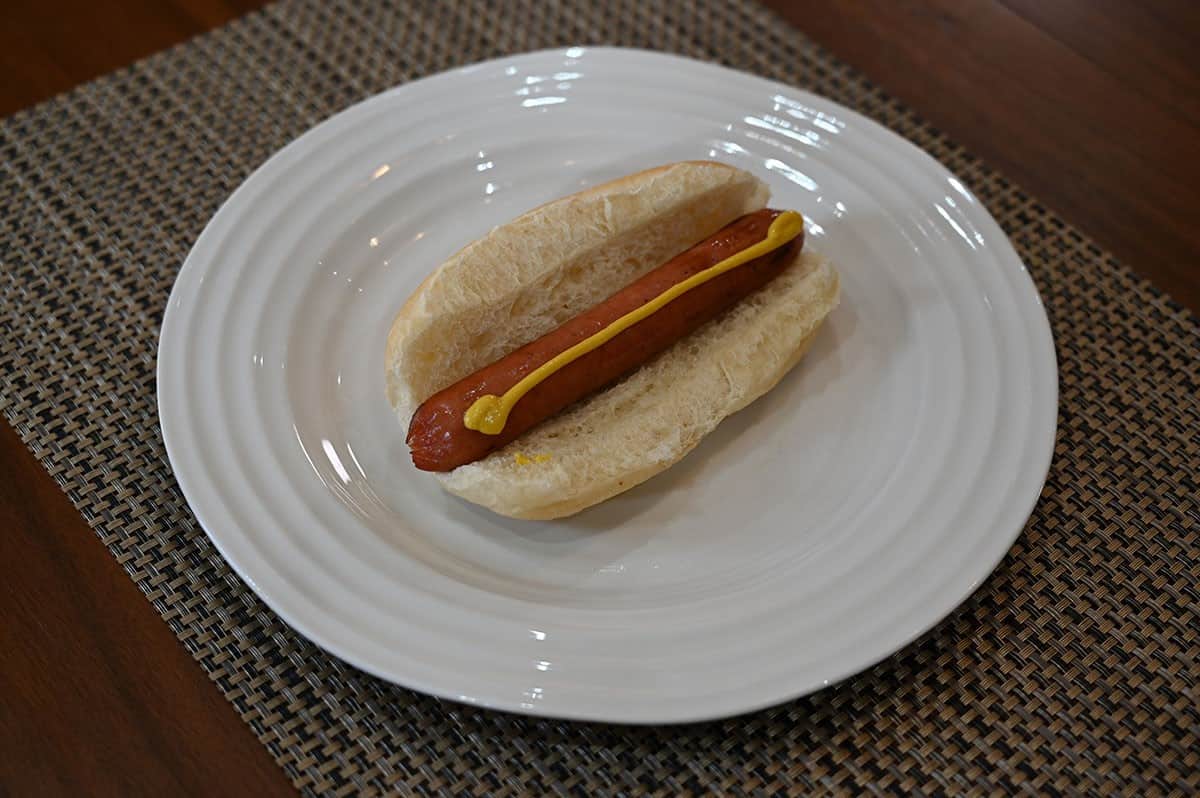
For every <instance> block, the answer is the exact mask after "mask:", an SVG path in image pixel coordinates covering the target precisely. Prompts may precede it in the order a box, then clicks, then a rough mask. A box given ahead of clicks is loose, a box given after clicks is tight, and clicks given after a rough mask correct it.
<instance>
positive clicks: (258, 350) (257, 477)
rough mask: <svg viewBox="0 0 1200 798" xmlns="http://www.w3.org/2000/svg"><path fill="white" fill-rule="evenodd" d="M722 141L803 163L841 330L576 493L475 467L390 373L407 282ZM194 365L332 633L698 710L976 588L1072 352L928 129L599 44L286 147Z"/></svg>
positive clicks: (193, 415)
mask: <svg viewBox="0 0 1200 798" xmlns="http://www.w3.org/2000/svg"><path fill="white" fill-rule="evenodd" d="M686 158H715V159H718V160H722V161H726V162H729V163H732V164H735V165H737V166H740V167H744V168H746V169H749V170H751V171H753V172H755V173H756V174H758V175H760V176H762V177H763V178H765V179H766V180H768V181H769V182H770V185H771V187H772V190H773V191H774V197H773V201H772V204H773V205H774V206H776V207H789V208H796V209H799V210H800V211H802V212H803V213H804V215H805V216H806V217H807V219H808V220H809V223H808V224H809V226H808V235H809V238H808V241H809V242H810V245H811V246H812V247H814V248H816V249H818V250H819V251H821V252H823V253H825V254H826V255H828V256H829V257H830V258H831V259H832V260H833V261H834V262H835V264H836V265H837V267H838V269H839V270H840V272H841V275H842V290H843V299H842V305H841V307H840V308H839V309H838V310H837V311H836V312H835V313H834V314H833V315H832V316H831V318H830V319H829V321H828V322H827V323H826V326H825V327H824V328H823V329H822V331H821V333H820V335H819V337H818V340H817V342H816V344H815V345H814V347H813V349H812V350H811V351H810V353H809V354H808V356H807V357H806V359H805V360H804V361H803V363H802V364H801V365H800V366H799V367H798V368H797V369H796V370H795V371H794V372H793V373H792V374H791V375H790V376H789V377H788V378H787V379H785V380H784V381H783V382H782V383H781V384H780V385H779V387H778V388H776V389H775V390H774V391H772V392H771V393H770V394H768V395H767V396H766V397H765V398H763V399H761V400H759V401H758V402H757V403H755V404H754V405H752V406H751V407H750V408H748V409H747V410H745V411H743V412H742V413H739V414H738V415H736V416H734V417H733V418H730V419H728V420H727V421H725V423H724V424H722V426H721V427H720V428H719V429H718V430H717V432H716V433H714V434H713V435H712V436H710V437H709V438H708V439H706V440H705V441H704V443H703V444H702V445H701V446H700V447H699V448H698V449H696V451H695V452H693V453H692V454H691V455H689V456H688V457H687V458H686V459H685V460H684V461H683V462H682V463H680V464H679V465H677V466H676V467H674V468H673V469H671V470H669V471H668V472H666V473H665V474H663V475H661V476H659V477H656V478H655V479H653V480H651V481H650V482H648V483H646V484H645V485H642V486H641V487H639V488H637V489H635V490H632V491H630V492H629V493H627V494H625V495H622V496H620V497H617V498H615V499H613V500H611V501H609V502H606V503H604V504H602V505H600V506H598V507H596V508H593V509H591V510H589V511H586V512H584V513H582V514H581V515H578V516H576V517H574V518H571V519H567V520H565V521H562V522H557V523H527V522H517V521H510V520H507V519H504V518H500V517H498V516H495V515H492V514H490V513H489V512H487V511H485V510H482V509H479V508H477V507H474V506H472V505H468V504H466V503H464V502H462V501H460V500H457V499H455V498H452V497H450V496H447V495H445V494H443V493H442V492H441V491H440V490H439V489H438V487H437V486H436V484H435V483H434V481H433V480H432V479H430V478H428V477H427V476H425V475H423V474H421V473H419V472H417V471H416V470H414V469H413V467H412V466H411V465H410V462H409V458H408V452H407V449H406V447H405V444H404V434H403V432H404V431H403V430H402V429H401V428H400V426H399V425H398V424H397V423H396V421H395V420H394V418H393V417H392V414H391V412H390V410H389V408H388V406H387V403H386V400H385V398H384V390H383V351H384V341H385V337H386V334H387V331H388V328H389V325H390V323H391V320H392V317H393V315H394V314H395V312H396V310H397V309H398V308H399V307H400V304H401V303H402V302H403V301H404V299H405V298H406V297H407V296H408V295H409V293H410V292H411V291H412V290H413V289H414V288H415V287H416V285H417V283H418V282H420V281H421V279H422V278H423V277H424V276H425V275H426V274H427V273H428V272H429V271H430V270H431V269H432V268H434V266H436V265H437V264H438V263H439V262H440V261H442V260H443V259H444V258H445V257H446V256H448V255H449V254H450V253H452V252H453V251H455V250H457V249H458V248H459V247H461V246H462V245H463V244H465V243H467V242H468V241H470V240H472V239H474V238H476V237H478V236H480V235H481V234H483V233H484V232H486V231H487V230H488V229H489V228H491V227H492V226H493V225H496V224H499V223H501V222H504V221H506V220H508V219H510V218H512V217H514V216H516V215H517V214H519V213H520V212H522V211H524V210H526V209H528V208H531V207H533V206H535V205H537V204H539V203H541V202H545V201H546V200H549V199H552V198H555V197H559V196H561V195H564V194H567V193H570V192H572V191H575V190H577V189H579V188H581V187H583V186H587V185H591V184H594V183H597V182H601V181H604V180H608V179H610V178H613V177H617V176H619V175H623V174H626V173H628V172H632V171H635V170H638V169H642V168H644V167H649V166H653V165H656V164H661V163H666V162H669V161H675V160H680V159H686ZM158 389H159V410H160V415H161V418H162V427H163V435H164V438H165V440H166V445H167V451H168V452H169V454H170V458H171V463H172V465H173V466H174V469H175V473H176V475H177V477H178V479H179V483H180V485H181V486H182V488H183V491H184V493H185V494H186V496H187V499H188V501H189V502H190V503H191V506H192V508H193V510H194V511H195V513H196V515H197V517H198V518H199V520H200V522H201V524H202V525H203V526H204V528H205V530H206V531H207V532H208V534H209V536H210V537H211V538H212V540H213V542H214V543H215V544H216V545H217V547H218V548H219V549H220V551H221V552H222V554H224V556H225V557H226V558H227V559H228V560H229V562H230V563H231V564H232V565H233V567H234V568H235V569H236V570H237V571H238V573H239V574H241V575H242V577H243V578H244V579H245V580H246V581H247V582H248V583H249V584H250V586H251V587H252V588H253V589H254V590H255V591H256V592H257V593H258V594H259V595H260V596H262V598H263V600H264V601H266V602H267V603H268V604H269V605H270V606H271V607H273V608H274V609H275V610H276V611H277V612H278V613H279V614H280V615H281V616H283V617H284V618H285V619H286V620H287V621H288V622H289V623H291V624H292V625H293V626H294V627H296V628H297V629H298V630H299V631H300V632H302V633H303V634H305V635H306V636H308V637H309V638H311V639H312V640H314V641H316V642H317V643H319V644H320V645H322V646H324V647H325V648H327V649H328V650H329V651H331V652H333V653H334V654H337V655H338V656H340V657H342V658H343V659H345V660H346V661H348V662H350V663H352V664H354V665H357V666H358V667H360V668H362V669H364V670H366V671H369V672H371V673H374V674H377V675H379V676H381V677H383V678H385V679H390V680H392V681H395V682H398V683H400V684H403V685H407V686H409V687H412V688H415V689H417V690H422V691H425V692H429V693H433V694H436V695H439V696H445V697H448V698H452V699H456V700H459V701H466V702H471V703H477V704H481V705H484V706H489V707H498V708H503V709H509V710H514V711H517V712H528V713H532V714H539V715H551V716H559V717H569V718H589V719H597V720H611V721H631V722H666V721H684V720H696V719H702V718H712V717H718V716H723V715H730V714H734V713H738V712H742V711H745V710H750V709H754V708H757V707H762V706H765V705H769V704H773V703H777V702H780V701H783V700H785V699H788V698H791V697H793V696H799V695H802V694H804V693H808V692H811V691H814V690H817V689H820V688H821V687H822V686H823V685H828V684H830V683H831V682H834V681H837V680H839V679H842V678H845V677H846V676H849V675H851V674H853V673H855V672H857V671H860V670H862V669H863V668H866V667H868V666H869V665H871V664H872V663H874V662H876V661H878V660H880V659H881V658H883V657H885V656H887V655H888V654H890V653H892V652H894V651H896V650H897V649H898V648H900V647H901V646H903V645H904V644H905V643H907V642H909V641H911V640H912V639H914V638H915V637H917V636H918V635H920V634H921V633H922V632H924V631H925V630H927V629H929V628H930V627H931V626H932V625H933V624H935V623H936V622H937V621H938V620H940V619H941V618H943V617H944V616H945V615H946V614H947V613H948V612H950V610H951V609H953V608H954V607H955V606H956V605H957V604H959V603H960V602H961V601H962V600H963V599H964V598H966V597H967V596H968V595H969V594H970V593H971V592H972V591H973V590H974V589H975V588H976V587H977V586H978V585H979V584H980V583H981V582H982V581H983V579H984V578H985V577H986V576H987V575H988V574H989V573H990V572H991V570H992V569H993V568H994V567H995V565H996V563H997V562H998V561H999V560H1000V558H1001V557H1002V556H1003V555H1004V553H1005V552H1006V551H1007V550H1008V548H1009V546H1010V545H1011V544H1012V542H1013V540H1014V539H1015V538H1016V536H1017V535H1018V534H1019V532H1020V530H1021V527H1022V525H1023V524H1024V522H1025V520H1026V518H1027V517H1028V515H1029V513H1030V511H1031V509H1032V507H1033V504H1034V502H1035V500H1036V499H1037V496H1038V493H1039V491H1040V489H1041V486H1042V483H1043V480H1044V478H1045V475H1046V471H1047V468H1048V466H1049V461H1050V455H1051V450H1052V446H1053V441H1054V431H1055V407H1056V401H1057V373H1056V367H1055V359H1054V349H1053V345H1052V342H1051V338H1050V332H1049V327H1048V324H1047V321H1046V317H1045V314H1044V312H1043V310H1042V306H1041V303H1040V301H1039V298H1038V295H1037V293H1036V291H1035V289H1034V287H1033V284H1032V282H1031V281H1030V279H1029V277H1028V275H1027V274H1026V272H1025V269H1024V267H1023V266H1022V264H1021V262H1020V260H1018V258H1017V256H1016V254H1015V253H1014V252H1013V249H1012V247H1011V246H1010V245H1009V242H1008V241H1007V240H1006V238H1005V236H1004V235H1003V233H1002V232H1001V231H1000V229H999V228H998V227H997V225H996V224H995V222H994V221H993V220H992V219H991V217H990V216H989V215H988V214H987V212H986V211H985V210H984V209H983V208H982V207H981V206H980V205H979V203H978V201H977V200H976V199H974V198H973V197H972V196H971V194H970V193H969V192H968V191H967V190H966V189H965V188H964V187H963V186H962V185H961V184H960V183H959V182H958V181H957V180H955V179H954V177H953V176H951V175H950V174H949V173H948V172H947V171H946V170H945V169H944V168H943V167H941V166H940V165H939V164H937V163H936V162H935V161H933V160H932V159H931V158H929V157H928V156H927V155H925V154H924V153H922V152H920V151H919V150H918V149H916V148H915V147H913V146H912V145H910V144H908V143H907V142H905V141H903V140H902V139H901V138H899V137H898V136H896V135H894V134H892V133H890V132H888V131H887V130H885V129H884V128H882V127H880V126H879V125H877V124H875V123H874V122H871V121H869V120H868V119H866V118H864V117H862V116H859V115H858V114H856V113H854V112H852V111H849V110H847V109H846V108H843V107H841V106H838V105H836V104H834V103H832V102H829V101H828V100H825V99H822V98H820V97H816V96H814V95H811V94H808V93H806V92H803V91H799V90H797V89H793V88H789V87H787V86H784V85H781V84H777V83H772V82H769V81H766V80H763V79H760V78H757V77H753V76H750V75H746V74H742V73H738V72H732V71H729V70H727V69H724V68H721V67H717V66H713V65H710V64H703V63H699V62H694V61H689V60H685V59H681V58H677V57H672V56H667V55H661V54H654V53H648V52H641V51H632V50H621V49H608V48H588V49H582V48H572V49H569V50H565V51H564V50H559V51H552V52H549V51H548V52H539V53H532V54H527V55H521V56H516V57H511V58H505V59H501V60H497V61H491V62H487V63H483V64H479V65H475V66H472V67H468V68H465V69H461V70H458V71H454V72H449V73H445V74H442V75H438V76H436V77H432V78H429V79H426V80H420V81H417V82H414V83H410V84H407V85H404V86H401V87H399V88H397V89H394V90H392V91H389V92H386V93H384V94H381V95H379V96H377V97H374V98H372V99H370V100H367V101H366V102H364V103H361V104H360V105H357V106H355V107H353V108H351V109H349V110H347V111H345V112H343V113H341V114H338V115H337V116H335V117H334V118H332V119H330V120H328V121H326V122H324V123H322V124H321V125H318V126H317V127H316V128H314V129H313V130H311V131H310V132H308V133H306V134H305V135H304V136H302V137H301V138H300V139H298V140H297V141H296V142H294V143H293V144H291V145H290V146H288V147H287V148H286V149H284V150H283V151H282V152H280V153H279V154H278V155H276V156H275V157H273V158H272V159H271V160H270V161H268V162H267V163H266V164H265V165H264V166H263V167H262V168H261V169H259V170H258V171H257V172H255V173H254V175H253V176H251V177H250V179H249V180H247V181H246V183H245V184H244V185H243V186H242V187H241V188H240V189H238V191H237V192H236V193H235V194H234V195H233V196H232V197H231V198H230V199H229V201H228V202H227V203H226V204H225V206H224V207H223V208H221V210H220V212H219V213H218V214H217V215H216V217H215V218H214V219H213V220H212V222H211V223H210V224H209V226H208V228H207V229H206V230H205V231H204V234H203V235H202V236H201V237H200V240H199V241H198V242H197V243H196V246H195V248H194V249H193V250H192V253H191V255H190V256H189V257H188V260H187V263H186V264H185V265H184V267H183V270H182V271H181V272H180V275H179V279H178V282H177V283H176V285H175V288H174V291H173V292H172V294H171V299H170V304H169V307H168V310H167V314H166V318H165V320H164V322H163V329H162V339H161V343H160V348H159V361H158Z"/></svg>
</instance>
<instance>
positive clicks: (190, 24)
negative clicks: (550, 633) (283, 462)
mask: <svg viewBox="0 0 1200 798" xmlns="http://www.w3.org/2000/svg"><path fill="white" fill-rule="evenodd" d="M768 4H769V5H771V6H772V7H774V8H776V9H777V10H778V11H780V12H781V13H782V14H783V15H784V16H785V17H786V18H787V19H788V20H789V21H791V22H792V23H793V24H795V25H797V26H798V27H800V28H801V29H803V30H804V31H805V32H807V33H808V34H809V35H810V36H812V37H813V38H814V39H816V40H817V41H818V42H820V43H822V44H824V45H825V46H826V47H828V48H829V49H831V50H832V51H833V52H834V53H835V54H837V55H838V56H840V57H841V58H843V59H844V60H846V61H848V62H849V63H851V64H854V65H855V66H857V67H859V68H860V69H861V70H863V71H864V72H865V73H866V74H867V75H868V76H869V77H871V78H872V79H873V80H875V81H876V82H877V83H879V84H880V85H882V86H883V87H884V88H886V89H887V90H888V91H890V92H892V93H893V94H894V95H896V96H898V97H899V98H901V99H902V100H904V101H906V102H907V103H908V104H909V105H911V106H912V107H914V108H915V109H917V110H918V111H919V112H920V113H921V114H923V115H924V116H925V118H926V119H928V120H929V121H930V122H932V123H933V124H934V125H936V126H938V127H939V128H941V129H943V130H944V131H946V132H947V133H949V134H950V136H951V137H952V138H954V139H956V140H957V141H958V142H960V143H961V144H963V145H965V146H966V147H968V148H969V149H970V150H972V151H973V152H974V153H976V154H977V155H980V156H982V157H983V158H984V159H985V160H987V161H989V162H990V163H991V164H992V165H993V166H996V167H998V168H999V169H1000V170H1001V171H1002V172H1004V173H1005V174H1006V175H1007V176H1009V177H1011V178H1013V179H1014V180H1016V181H1017V182H1018V183H1019V184H1021V185H1022V186H1023V187H1024V188H1026V189H1027V190H1028V191H1030V192H1031V193H1032V194H1033V195H1034V196H1036V197H1038V198H1039V199H1041V200H1042V201H1043V202H1044V203H1045V204H1047V205H1048V206H1049V207H1051V208H1052V209H1054V210H1056V211H1058V212H1059V213H1060V214H1062V215H1063V216H1064V217H1065V218H1066V219H1067V220H1068V221H1071V222H1073V223H1074V224H1076V225H1077V226H1079V227H1080V228H1081V229H1082V230H1083V231H1084V232H1086V233H1088V234H1090V235H1091V236H1092V237H1094V238H1095V239H1096V240H1097V241H1098V242H1099V243H1100V244H1101V245H1103V246H1105V247H1107V248H1109V249H1110V250H1112V251H1113V252H1114V253H1115V254H1116V255H1117V256H1119V257H1120V258H1122V259H1124V260H1125V261H1126V262H1128V263H1129V264H1130V265H1132V266H1133V267H1134V268H1135V269H1137V270H1139V271H1141V272H1142V273H1143V274H1145V275H1146V276H1148V277H1149V278H1150V279H1151V280H1153V281H1154V282H1155V283H1157V284H1158V285H1159V286H1160V287H1161V288H1163V289H1165V290H1167V291H1168V292H1169V293H1171V294H1172V295H1173V296H1174V297H1175V299H1177V300H1178V301H1180V302H1181V303H1183V304H1184V305H1185V306H1187V307H1189V308H1190V309H1191V310H1192V311H1193V312H1197V313H1200V222H1198V220H1200V54H1198V51H1200V48H1198V47H1197V45H1198V44H1200V3H1195V2H1194V0H1139V2H1136V3H1134V2H1130V0H1054V2H1043V0H844V1H843V2H818V1H817V0H769V3H768ZM0 5H2V6H3V7H2V8H0V115H7V114H9V113H12V112H13V111H16V110H18V109H20V108H23V107H25V106H27V105H30V104H33V103H35V102H37V101H39V100H41V99H44V98H46V97H48V96H50V95H52V94H54V93H56V92H59V91H64V90H66V89H69V88H70V87H72V86H73V85H75V84H77V83H79V82H81V81H84V80H87V79H89V78H92V77H96V76H98V75H101V74H103V73H105V72H108V71H110V70H112V69H115V68H117V67H119V66H122V65H124V64H126V63H128V62H130V61H133V60H135V59H137V58H139V57H141V56H144V55H147V54H149V53H152V52H154V51H156V50H159V49H162V48H164V47H166V46H169V45H171V44H174V43H176V42H179V41H182V40H184V39H186V38H188V37H189V36H192V35H194V34H197V33H200V32H202V31H204V30H207V29H209V28H212V27H215V26H217V25H220V24H221V23H223V22H225V21H227V20H229V19H231V18H232V17H234V16H236V15H238V14H241V13H245V12H247V11H249V10H251V9H253V8H255V7H258V6H259V5H261V3H260V2H258V0H104V1H103V2H88V1H86V0H36V1H35V0H7V2H6V3H3V4H0ZM0 530H3V533H2V534H0V618H3V621H2V622H0V652H3V655H2V656H0V794H4V793H12V794H14V795H15V794H21V795H24V794H34V793H37V794H45V793H52V794H83V793H86V794H92V795H95V794H120V795H131V794H177V793H181V792H182V793H187V794H214V795H230V794H239V795H240V794H254V795H273V794H281V795H282V794H290V793H291V792H292V788H291V785H290V784H289V783H288V780H287V778H286V777H285V775H284V774H283V772H282V771H281V770H280V769H279V768H278V767H276V766H275V764H274V763H273V762H272V761H271V758H270V757H269V755H268V754H267V752H266V750H265V749H264V748H263V747H262V746H260V745H259V744H258V743H257V742H256V741H255V740H254V738H253V735H252V734H251V732H250V729H249V728H248V727H247V726H246V725H245V724H244V723H242V721H241V720H240V719H239V718H238V717H237V714H236V712H235V711H234V709H233V708H232V706H231V705H229V704H228V703H226V702H225V700H224V699H223V698H222V697H221V695H220V694H219V693H218V691H217V689H216V687H214V686H213V685H211V684H210V683H209V682H208V680H207V678H206V677H205V675H204V673H203V671H201V669H200V667H199V666H198V665H197V664H196V663H195V662H193V661H192V660H191V658H190V657H189V656H188V655H187V653H186V652H185V651H184V650H183V648H182V646H181V645H180V644H179V643H178V641H177V640H176V639H175V637H174V636H173V635H172V634H171V631H170V630H169V629H168V628H167V626H166V625H165V624H164V623H163V622H162V621H161V620H160V619H159V618H158V616H157V614H156V613H155V612H154V610H153V609H152V608H151V606H150V604H149V603H148V602H147V601H146V600H145V598H144V597H143V596H142V595H141V594H140V593H139V592H138V590H137V588H136V587H135V586H134V584H133V583H132V582H131V581H130V580H129V579H128V578H127V577H126V576H125V574H124V572H122V571H121V569H120V567H119V566H118V565H117V563H116V561H115V560H114V559H113V558H112V557H111V556H110V555H109V554H108V552H107V551H106V550H105V548H104V546H103V545H102V544H101V543H100V541H99V540H98V539H97V538H96V536H95V534H94V533H93V532H92V531H91V530H90V529H89V528H88V526H87V524H86V523H84V521H83V519H82V518H81V517H80V516H79V515H78V514H77V513H76V512H75V510H74V508H73V507H71V505H70V503H69V502H68V501H67V499H66V497H65V496H64V495H63V494H62V492H61V491H60V490H59V489H58V488H57V486H56V485H55V484H54V483H53V481H52V480H51V479H50V478H49V476H47V474H46V473H45V472H44V471H43V470H42V468H41V466H40V465H39V464H38V462H37V461H36V460H35V459H34V457H33V456H32V455H31V454H30V453H29V452H28V451H27V450H26V449H25V447H24V445H23V444H22V443H21V441H20V439H19V438H18V437H17V436H16V434H15V433H14V432H13V431H12V430H11V429H10V428H9V427H8V426H7V425H6V424H4V423H2V422H0Z"/></svg>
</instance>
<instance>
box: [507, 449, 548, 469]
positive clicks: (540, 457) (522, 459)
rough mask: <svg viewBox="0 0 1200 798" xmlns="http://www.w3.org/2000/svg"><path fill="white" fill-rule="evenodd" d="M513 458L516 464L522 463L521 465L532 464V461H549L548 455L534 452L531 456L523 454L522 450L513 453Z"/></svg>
mask: <svg viewBox="0 0 1200 798" xmlns="http://www.w3.org/2000/svg"><path fill="white" fill-rule="evenodd" d="M513 460H514V461H515V462H516V464H517V465H523V466H524V465H533V464H534V463H548V462H550V455H548V454H535V455H534V456H533V457H530V456H529V455H527V454H525V453H524V452H517V453H516V454H514V455H513Z"/></svg>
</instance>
